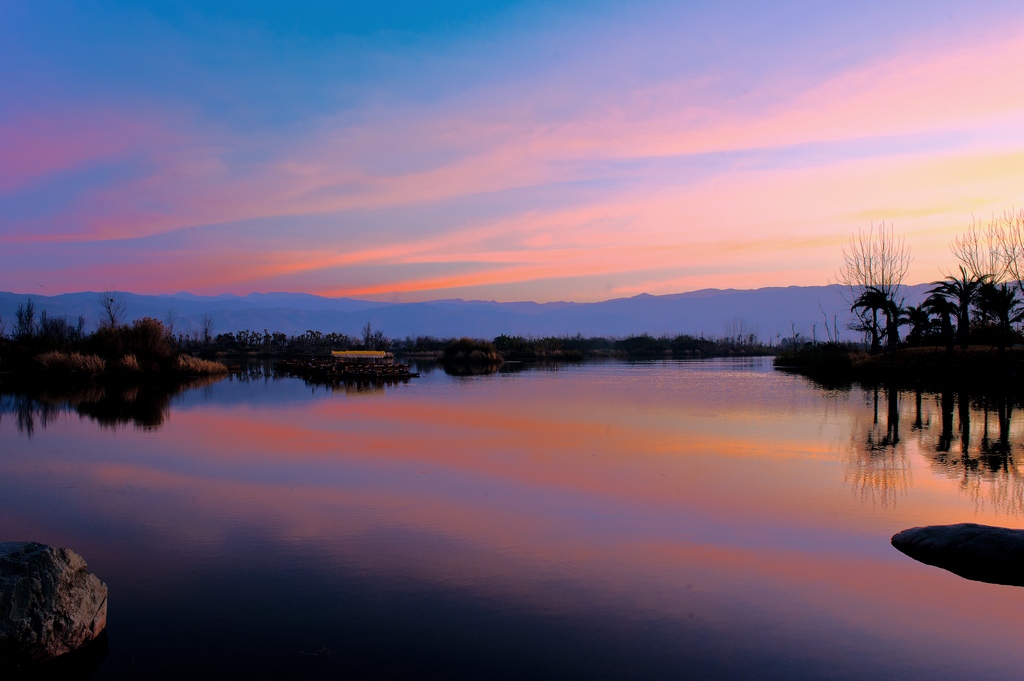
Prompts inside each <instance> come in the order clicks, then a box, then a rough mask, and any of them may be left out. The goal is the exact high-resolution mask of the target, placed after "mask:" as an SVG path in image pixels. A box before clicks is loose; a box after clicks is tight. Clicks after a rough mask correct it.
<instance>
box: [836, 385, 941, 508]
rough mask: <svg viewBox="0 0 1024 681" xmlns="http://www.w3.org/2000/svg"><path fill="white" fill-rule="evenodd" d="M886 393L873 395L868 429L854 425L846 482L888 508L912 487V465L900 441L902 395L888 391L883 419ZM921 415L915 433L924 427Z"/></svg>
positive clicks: (915, 423)
mask: <svg viewBox="0 0 1024 681" xmlns="http://www.w3.org/2000/svg"><path fill="white" fill-rule="evenodd" d="M881 392H882V389H881V388H879V387H875V388H873V389H871V391H870V400H871V407H872V418H871V423H870V425H868V426H867V427H865V426H864V425H863V423H861V422H860V421H859V420H855V421H854V424H855V425H854V435H853V438H852V440H851V443H852V446H851V447H850V448H849V449H848V451H847V456H846V461H845V463H846V474H845V476H844V477H845V480H846V481H847V482H849V483H850V484H851V485H852V486H853V489H854V491H855V492H856V493H857V494H859V495H860V497H861V499H862V500H864V501H868V500H870V501H871V502H872V504H880V505H881V506H882V507H883V508H888V507H889V506H891V505H894V504H895V503H896V499H897V498H898V497H899V496H901V495H903V494H905V493H906V491H907V489H908V488H909V487H910V478H911V473H910V464H909V462H908V460H907V454H906V447H905V445H904V443H903V440H902V439H901V437H900V393H899V391H898V390H896V389H895V388H888V389H886V390H885V417H884V420H883V419H882V418H881V417H880V415H879V412H880V402H881ZM923 423H924V422H923V420H922V417H921V415H920V413H918V414H917V417H916V418H915V419H914V429H915V430H916V429H917V427H918V424H921V426H922V427H923Z"/></svg>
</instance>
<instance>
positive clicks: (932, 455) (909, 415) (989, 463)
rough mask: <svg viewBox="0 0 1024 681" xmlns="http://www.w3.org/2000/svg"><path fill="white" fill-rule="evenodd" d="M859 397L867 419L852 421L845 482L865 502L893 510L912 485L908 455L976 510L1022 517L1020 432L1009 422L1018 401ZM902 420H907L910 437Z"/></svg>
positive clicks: (886, 394) (948, 393)
mask: <svg viewBox="0 0 1024 681" xmlns="http://www.w3.org/2000/svg"><path fill="white" fill-rule="evenodd" d="M864 394H865V397H866V400H867V402H868V406H869V408H870V414H871V419H870V422H869V423H867V424H865V423H864V422H863V420H862V419H855V420H854V421H853V433H852V435H851V447H850V448H849V449H848V450H847V456H846V462H845V463H846V466H847V475H846V477H847V480H848V482H850V484H851V485H852V486H853V488H854V489H855V490H856V491H857V492H858V493H859V494H860V495H861V496H862V497H863V498H865V499H870V500H872V501H874V502H879V503H880V504H881V505H882V506H883V507H885V506H888V505H890V504H893V503H895V501H896V500H897V498H899V496H901V495H902V494H904V493H905V492H906V491H907V489H908V488H909V486H910V484H911V468H912V466H911V465H910V462H909V458H908V453H910V452H912V453H913V454H916V455H918V456H921V457H922V458H923V459H924V460H925V462H926V463H927V465H928V468H930V469H931V470H932V471H933V472H934V473H937V474H939V475H941V476H943V477H945V478H947V479H953V480H957V481H958V482H959V489H960V490H961V492H962V493H964V494H966V495H967V496H968V497H969V498H971V499H972V500H973V501H974V502H975V503H976V504H978V505H985V504H988V505H991V506H992V508H993V509H994V510H997V511H999V512H1002V513H1010V514H1022V513H1024V477H1022V475H1021V472H1020V471H1019V470H1018V464H1017V460H1016V456H1017V452H1018V450H1019V448H1020V446H1021V443H1022V442H1024V426H1022V424H1020V423H1017V422H1015V421H1014V418H1013V416H1014V410H1015V408H1016V407H1018V406H1019V404H1020V400H1019V399H1017V398H1013V397H1009V396H1006V395H987V396H972V395H970V394H969V393H967V392H965V391H962V390H955V389H952V388H951V389H948V390H945V391H942V392H940V393H926V392H923V391H921V390H899V389H897V388H893V387H874V388H867V389H865V392H864ZM936 412H937V414H936ZM936 415H937V418H935V417H936ZM901 418H902V419H910V422H911V426H910V431H909V435H906V434H905V433H904V432H903V431H902V430H901ZM906 437H909V440H906V439H905V438H906ZM908 445H909V447H910V448H909V450H908Z"/></svg>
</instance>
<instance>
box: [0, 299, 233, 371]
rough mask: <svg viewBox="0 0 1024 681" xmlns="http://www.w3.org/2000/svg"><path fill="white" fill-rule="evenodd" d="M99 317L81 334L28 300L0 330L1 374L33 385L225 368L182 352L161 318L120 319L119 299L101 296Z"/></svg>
mask: <svg viewBox="0 0 1024 681" xmlns="http://www.w3.org/2000/svg"><path fill="white" fill-rule="evenodd" d="M100 304H101V308H102V310H103V312H104V314H105V318H104V321H103V322H102V323H100V324H99V325H98V327H97V328H96V329H95V330H94V331H93V332H92V333H85V319H84V318H82V317H79V319H78V321H77V322H76V323H71V322H69V321H68V320H67V319H66V318H64V317H53V316H50V315H48V314H47V313H46V311H45V310H44V311H42V312H40V313H39V314H38V315H37V314H36V309H35V305H34V303H33V302H32V300H31V299H29V300H28V301H26V302H25V303H24V304H23V305H20V306H19V307H18V310H17V313H16V320H15V326H14V330H13V333H12V334H11V335H10V336H9V337H8V336H7V335H6V334H2V333H0V372H3V374H5V375H8V376H14V377H16V378H18V379H26V378H27V379H30V380H32V381H33V382H36V383H40V382H41V383H76V382H83V381H92V382H96V381H108V382H109V381H137V380H141V379H144V378H145V379H150V380H151V379H154V378H160V379H167V380H181V379H188V378H194V377H197V376H210V375H216V374H222V373H226V372H227V366H225V365H224V364H223V363H221V362H217V361H212V360H210V359H204V358H202V357H196V356H193V355H192V354H189V353H187V352H184V351H182V350H181V349H180V348H179V345H178V343H177V342H176V340H175V338H174V337H173V336H172V335H171V334H170V333H169V331H168V329H167V328H166V327H165V326H164V324H163V323H162V322H160V321H159V320H156V319H152V318H150V317H143V318H140V319H136V320H134V321H132V322H131V323H130V324H128V323H123V322H122V321H121V319H122V317H123V313H124V303H123V300H122V299H121V298H120V297H119V296H117V295H116V294H109V293H104V294H101V295H100Z"/></svg>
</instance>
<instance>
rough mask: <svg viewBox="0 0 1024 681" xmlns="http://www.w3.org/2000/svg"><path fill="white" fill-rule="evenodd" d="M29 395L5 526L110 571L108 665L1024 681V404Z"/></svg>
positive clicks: (635, 380)
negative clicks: (951, 557) (940, 541)
mask: <svg viewBox="0 0 1024 681" xmlns="http://www.w3.org/2000/svg"><path fill="white" fill-rule="evenodd" d="M423 370H424V374H423V375H422V376H421V377H420V378H416V379H412V380H411V381H409V382H408V383H400V384H396V385H391V386H385V387H383V388H382V389H371V387H370V386H361V387H356V386H353V387H350V389H348V390H342V389H336V390H330V389H328V388H326V387H323V386H320V387H317V386H311V385H307V384H306V383H304V382H303V381H302V380H300V379H295V378H274V377H272V376H270V375H268V374H263V373H261V372H259V371H253V372H251V373H250V374H248V375H245V376H236V377H230V378H227V379H224V380H222V381H219V382H213V383H209V384H206V385H202V386H199V387H195V388H192V389H189V390H186V391H184V392H181V393H179V394H177V395H174V396H163V397H160V396H156V397H154V396H152V395H147V394H145V393H144V392H143V393H132V394H129V395H127V396H123V397H126V398H127V400H117V399H114V398H113V396H111V395H103V394H99V395H97V394H93V395H91V396H90V395H85V396H82V395H79V396H76V397H73V398H72V399H71V402H68V401H66V400H64V399H63V398H61V397H55V396H45V395H39V396H36V398H34V399H29V398H26V397H24V396H17V395H10V394H9V395H5V396H3V397H0V541H16V540H33V541H40V542H43V543H47V544H51V545H56V546H65V547H69V548H72V549H74V550H75V551H77V552H78V553H80V554H82V555H83V556H84V557H85V559H86V560H87V561H88V563H89V567H90V570H91V571H93V572H94V573H95V574H97V575H98V576H99V577H100V578H101V579H102V580H104V581H105V582H106V583H107V584H108V586H109V589H110V601H109V619H108V645H109V649H108V653H107V656H106V658H105V659H104V661H103V662H102V664H101V665H100V667H99V669H98V670H97V671H96V673H95V675H94V678H97V679H120V678H168V679H172V678H173V679H181V678H217V679H223V678H235V677H238V678H345V679H435V678H436V679H524V678H530V679H691V678H692V679H703V678H708V679H711V678H715V679H744V678H758V679H929V680H932V679H964V678H983V679H1003V678H1006V679H1010V678H1013V679H1018V678H1020V676H1021V669H1022V668H1024V649H1022V648H1021V646H1020V645H1019V639H1020V633H1021V632H1022V631H1024V589H1020V588H1015V587H1007V586H996V585H991V584H983V583H978V582H971V581H968V580H965V579H962V578H960V577H957V576H955V575H953V574H950V573H948V572H945V571H943V570H940V569H937V568H934V567H929V566H926V565H923V564H919V563H917V562H915V561H913V560H911V559H910V558H908V557H906V556H904V555H903V554H901V553H899V552H898V551H896V550H895V549H894V548H892V546H891V545H890V543H889V539H890V537H891V536H892V535H893V534H894V533H895V532H898V531H900V530H902V529H905V528H908V527H912V526H916V525H930V524H945V523H955V522H967V521H969V522H978V523H986V524H994V525H1003V526H1009V527H1024V482H1022V480H1024V477H1022V476H1021V475H1020V474H1019V473H1018V470H1017V467H1016V466H1017V464H1016V460H1017V458H1018V455H1019V452H1020V448H1021V444H1022V442H1024V430H1022V427H1021V426H1022V424H1024V416H1018V415H1017V413H1016V412H1015V411H1014V409H1015V407H1014V408H1011V405H1007V404H1006V403H1003V402H999V401H997V400H983V399H977V398H971V397H969V396H965V395H954V394H946V395H939V394H930V393H925V394H915V393H913V392H896V391H885V390H881V391H874V390H864V389H861V388H853V389H847V390H842V389H825V388H822V387H820V386H817V385H815V384H814V383H812V382H810V381H808V380H806V379H804V378H801V377H796V376H791V375H787V374H783V373H780V372H775V371H773V370H772V367H771V359H768V358H764V359H761V358H757V359H737V360H713V361H696V362H645V363H627V362H604V363H583V364H579V365H568V366H567V365H560V366H559V365H555V366H538V367H531V366H529V365H506V367H505V369H504V370H503V371H502V372H499V373H495V374H491V375H486V376H475V377H455V376H449V375H446V374H445V373H444V372H443V371H441V370H439V369H434V370H430V368H429V367H424V368H423Z"/></svg>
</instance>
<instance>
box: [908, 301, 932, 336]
mask: <svg viewBox="0 0 1024 681" xmlns="http://www.w3.org/2000/svg"><path fill="white" fill-rule="evenodd" d="M901 321H902V322H903V323H904V324H906V325H908V326H909V327H910V333H908V334H907V344H908V345H921V344H922V343H923V342H924V341H925V339H926V338H928V337H929V336H931V335H932V334H933V333H934V332H935V320H934V319H932V314H931V309H930V308H929V307H928V303H927V302H924V303H921V304H920V305H918V306H916V307H915V306H914V305H909V306H908V307H907V308H906V310H904V316H903V317H902V318H901Z"/></svg>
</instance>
